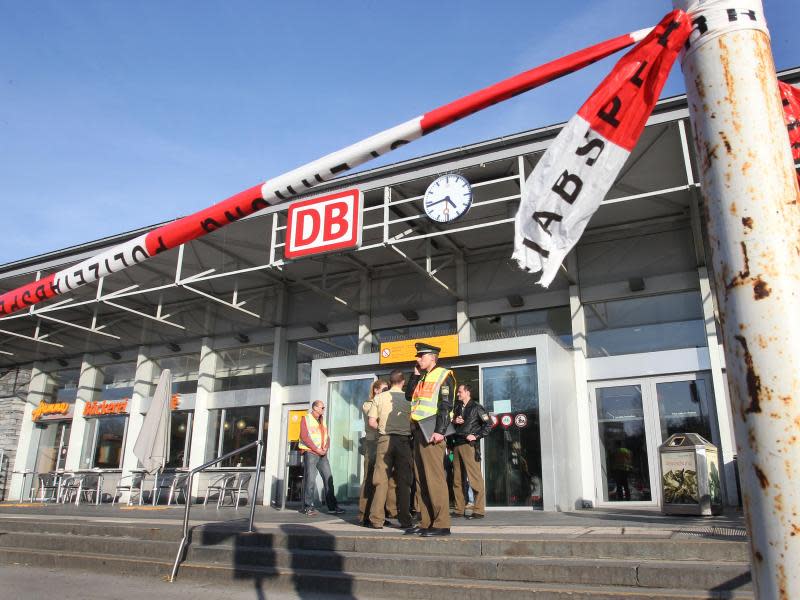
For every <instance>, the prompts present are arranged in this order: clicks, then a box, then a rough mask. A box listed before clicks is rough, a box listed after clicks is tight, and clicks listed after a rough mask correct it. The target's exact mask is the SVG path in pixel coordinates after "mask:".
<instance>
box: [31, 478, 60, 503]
mask: <svg viewBox="0 0 800 600" xmlns="http://www.w3.org/2000/svg"><path fill="white" fill-rule="evenodd" d="M37 479H38V480H39V485H38V486H37V488H35V489H36V497H35V498H31V501H33V502H55V501H56V500H58V475H57V474H56V473H39V474H38V475H37Z"/></svg>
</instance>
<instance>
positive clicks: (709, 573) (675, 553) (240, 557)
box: [0, 519, 752, 600]
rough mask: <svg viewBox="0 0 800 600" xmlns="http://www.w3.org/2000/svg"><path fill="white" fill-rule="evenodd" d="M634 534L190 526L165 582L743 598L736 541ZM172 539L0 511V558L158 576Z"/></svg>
mask: <svg viewBox="0 0 800 600" xmlns="http://www.w3.org/2000/svg"><path fill="white" fill-rule="evenodd" d="M32 528H35V529H36V532H35V533H34V532H31V529H32ZM642 537H643V536H629V537H628V538H624V537H622V536H614V537H613V538H612V537H607V536H602V538H601V539H588V538H586V537H557V536H548V537H544V536H537V537H535V538H531V539H524V540H520V539H517V540H509V539H503V538H498V537H494V536H475V535H470V536H452V537H450V538H440V539H420V538H417V537H415V536H413V537H412V536H406V537H404V536H401V535H400V533H399V532H397V531H393V530H386V531H385V532H372V531H368V532H366V533H365V534H361V533H355V532H342V531H338V532H336V533H335V534H333V533H330V532H326V531H324V530H323V529H320V528H317V527H302V526H294V527H292V526H285V527H280V528H277V529H275V530H272V531H268V530H265V531H261V532H258V533H255V534H247V533H243V532H241V531H236V530H234V529H231V528H230V527H220V526H205V527H198V528H196V529H195V530H194V531H193V534H192V542H191V544H190V547H189V550H188V553H187V557H186V561H185V562H184V563H183V565H182V566H181V569H180V571H179V574H178V583H176V585H180V581H181V580H182V579H189V578H192V579H198V580H214V581H220V580H229V581H231V583H232V584H242V585H246V586H251V587H252V585H253V584H254V582H255V583H256V584H257V585H259V586H261V587H262V588H263V589H265V590H267V589H271V590H274V591H279V590H295V591H299V590H309V591H316V592H320V590H325V591H326V592H329V593H336V594H351V595H353V596H356V597H363V598H396V597H404V598H430V597H432V594H434V593H443V594H444V593H446V594H457V595H458V597H459V598H460V599H469V598H476V599H478V598H480V599H481V600H483V599H487V598H490V599H493V598H498V599H500V598H501V597H502V598H504V599H505V598H507V597H508V594H512V593H513V594H514V597H515V598H518V597H519V598H559V599H561V598H571V599H576V598H587V599H589V598H591V599H604V598H609V599H610V598H630V599H639V598H641V599H643V600H644V599H645V598H647V599H653V598H658V599H660V598H752V592H751V590H750V585H749V565H748V563H747V548H746V546H745V544H744V542H741V541H728V540H709V539H677V540H676V539H652V538H648V539H639V538H642ZM179 538H180V529H179V527H177V526H175V525H162V524H159V525H158V526H153V525H145V524H119V523H98V522H92V523H87V522H55V521H30V520H27V521H22V520H13V519H0V564H3V563H4V564H9V563H20V564H28V565H35V566H40V567H51V568H65V567H69V568H77V569H83V570H87V571H97V572H107V571H108V570H109V569H111V570H113V572H120V573H131V574H133V573H138V574H143V575H148V576H152V577H167V576H168V575H169V572H170V570H171V566H172V561H173V560H174V557H175V552H176V551H177V542H178V540H179ZM631 538H633V539H631Z"/></svg>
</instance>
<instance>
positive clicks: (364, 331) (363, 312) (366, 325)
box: [358, 273, 375, 354]
mask: <svg viewBox="0 0 800 600" xmlns="http://www.w3.org/2000/svg"><path fill="white" fill-rule="evenodd" d="M371 286H372V282H371V280H370V277H369V275H368V274H367V273H362V274H361V280H360V287H359V294H358V310H359V313H358V353H359V354H369V353H370V352H372V344H373V343H374V341H375V336H373V335H372V323H371V319H370V314H371V311H370V308H371V303H372V289H371Z"/></svg>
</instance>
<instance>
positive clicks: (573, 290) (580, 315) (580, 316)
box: [567, 252, 598, 502]
mask: <svg viewBox="0 0 800 600" xmlns="http://www.w3.org/2000/svg"><path fill="white" fill-rule="evenodd" d="M569 256H571V257H573V260H572V261H570V260H569V257H568V259H567V260H568V261H569V262H574V263H577V261H575V260H574V256H575V253H574V252H572V253H570V255H569ZM573 266H574V267H575V268H573ZM569 271H570V272H571V273H577V272H578V270H577V264H574V265H573V264H570V265H569ZM569 306H570V315H571V320H572V347H573V348H574V350H573V351H572V364H573V368H574V370H575V406H576V413H577V416H578V421H577V423H576V426H577V428H578V439H579V440H581V444H580V445H579V453H580V481H581V485H580V493H581V497H582V498H583V499H584V500H588V501H592V502H595V501H597V500H598V499H597V498H595V493H596V492H595V489H596V486H595V485H594V478H595V473H594V462H593V460H592V448H594V444H593V440H592V419H594V418H595V416H594V414H593V411H592V410H591V407H592V401H591V398H589V382H588V381H587V379H586V358H587V356H588V348H587V344H586V318H585V315H584V311H583V305H582V304H581V298H580V288H579V287H578V286H577V285H571V286H569Z"/></svg>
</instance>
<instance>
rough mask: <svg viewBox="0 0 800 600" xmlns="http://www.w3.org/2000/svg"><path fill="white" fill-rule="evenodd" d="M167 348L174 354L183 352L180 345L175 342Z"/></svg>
mask: <svg viewBox="0 0 800 600" xmlns="http://www.w3.org/2000/svg"><path fill="white" fill-rule="evenodd" d="M167 348H168V349H169V350H172V351H173V352H180V351H181V347H180V346H179V345H178V344H176V343H175V342H170V343H169V344H167Z"/></svg>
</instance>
